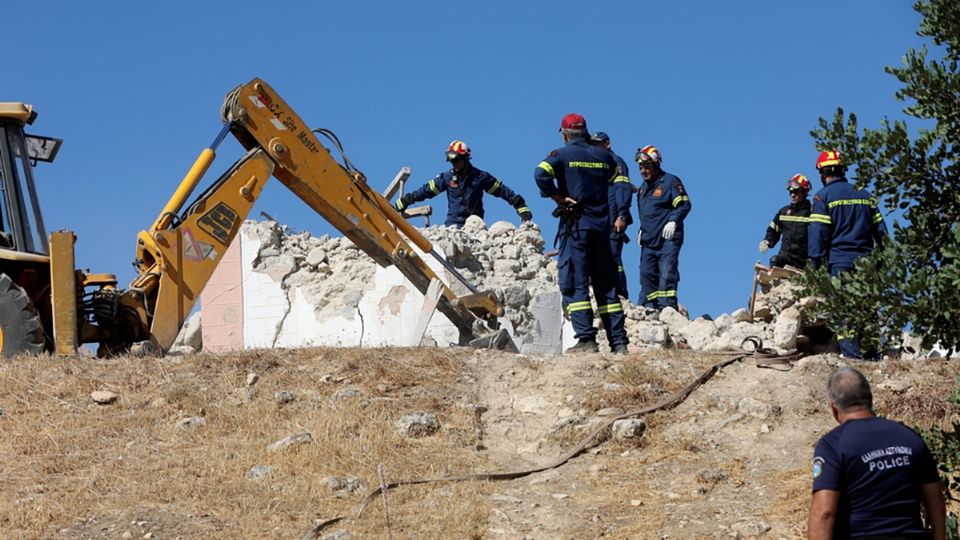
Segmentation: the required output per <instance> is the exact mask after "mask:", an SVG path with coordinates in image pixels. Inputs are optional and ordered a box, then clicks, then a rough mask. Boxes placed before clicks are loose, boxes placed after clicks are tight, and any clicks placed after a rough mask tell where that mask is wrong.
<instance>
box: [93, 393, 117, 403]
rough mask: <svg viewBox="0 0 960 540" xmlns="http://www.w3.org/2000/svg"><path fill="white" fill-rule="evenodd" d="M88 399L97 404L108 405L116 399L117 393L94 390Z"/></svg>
mask: <svg viewBox="0 0 960 540" xmlns="http://www.w3.org/2000/svg"><path fill="white" fill-rule="evenodd" d="M90 399H92V400H93V402H94V403H96V404H97V405H109V404H111V403H113V402H114V401H116V400H117V394H115V393H113V392H110V391H107V390H96V391H94V392H91V393H90Z"/></svg>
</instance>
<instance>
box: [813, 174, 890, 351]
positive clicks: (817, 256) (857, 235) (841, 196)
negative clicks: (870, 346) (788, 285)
mask: <svg viewBox="0 0 960 540" xmlns="http://www.w3.org/2000/svg"><path fill="white" fill-rule="evenodd" d="M809 219H810V225H809V229H808V231H807V251H808V255H809V256H810V259H811V260H812V261H813V263H814V265H816V266H817V267H819V266H820V265H821V264H823V262H826V263H827V271H828V272H829V273H830V275H831V276H836V275H837V274H840V273H841V272H846V271H849V270H853V263H854V262H855V261H856V260H857V259H859V258H860V257H866V256H867V255H869V254H870V253H872V252H873V249H874V247H875V246H876V245H877V244H879V243H880V242H881V241H882V240H883V238H884V237H885V236H886V235H887V226H886V224H884V222H883V215H882V214H880V211H879V210H877V201H876V200H874V198H873V197H872V196H871V195H870V193H869V192H867V191H865V190H862V189H857V188H855V187H853V186H852V185H850V182H847V179H846V178H834V179H832V180H831V181H830V183H829V184H827V185H825V186H824V187H823V189H821V190H820V191H819V192H817V194H816V195H814V196H813V209H812V210H811V211H810V218H809ZM838 337H839V338H840V339H838V340H837V343H838V345H839V346H840V352H841V354H843V355H844V356H846V357H849V358H861V356H862V354H861V351H860V340H859V338H858V337H857V336H855V335H852V334H851V335H847V334H845V335H842V336H838Z"/></svg>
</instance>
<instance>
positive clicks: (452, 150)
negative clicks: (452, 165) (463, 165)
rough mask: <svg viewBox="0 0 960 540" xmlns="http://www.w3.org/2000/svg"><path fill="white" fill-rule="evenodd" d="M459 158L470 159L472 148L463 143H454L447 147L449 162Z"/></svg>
mask: <svg viewBox="0 0 960 540" xmlns="http://www.w3.org/2000/svg"><path fill="white" fill-rule="evenodd" d="M458 157H465V158H467V159H470V147H469V146H467V143H465V142H463V141H453V142H451V143H450V145H449V146H447V161H453V160H454V159H456V158H458Z"/></svg>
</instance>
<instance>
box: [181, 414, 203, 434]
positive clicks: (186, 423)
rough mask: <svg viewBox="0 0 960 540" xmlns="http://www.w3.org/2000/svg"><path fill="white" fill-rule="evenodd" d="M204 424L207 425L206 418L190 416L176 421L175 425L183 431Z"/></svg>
mask: <svg viewBox="0 0 960 540" xmlns="http://www.w3.org/2000/svg"><path fill="white" fill-rule="evenodd" d="M205 425H207V419H206V418H204V417H202V416H190V417H187V418H181V419H180V420H178V421H177V427H178V428H180V429H182V430H184V431H186V430H188V429H193V428H196V427H200V426H205Z"/></svg>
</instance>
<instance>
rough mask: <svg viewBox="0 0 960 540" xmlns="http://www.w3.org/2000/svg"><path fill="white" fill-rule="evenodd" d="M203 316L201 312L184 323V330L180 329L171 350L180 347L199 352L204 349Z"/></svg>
mask: <svg viewBox="0 0 960 540" xmlns="http://www.w3.org/2000/svg"><path fill="white" fill-rule="evenodd" d="M202 319H203V314H202V313H201V312H199V311H198V312H196V313H194V314H193V315H191V316H190V317H189V318H188V319H187V320H186V322H184V323H183V328H181V329H180V333H179V334H177V339H175V340H173V345H172V346H171V347H170V348H171V350H173V349H176V348H178V347H190V348H191V349H193V350H192V351H191V352H198V351H200V350H202V349H203V332H201V327H202ZM178 350H179V351H185V350H186V349H178Z"/></svg>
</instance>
